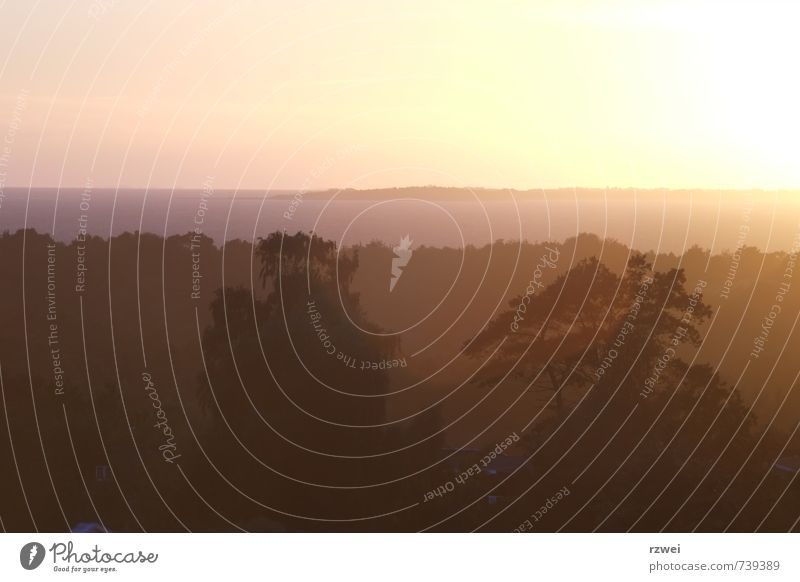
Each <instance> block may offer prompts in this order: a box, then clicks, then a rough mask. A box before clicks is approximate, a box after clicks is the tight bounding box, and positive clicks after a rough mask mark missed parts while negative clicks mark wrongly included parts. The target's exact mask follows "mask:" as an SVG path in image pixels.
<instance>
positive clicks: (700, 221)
mask: <svg viewBox="0 0 800 582" xmlns="http://www.w3.org/2000/svg"><path fill="white" fill-rule="evenodd" d="M82 194H83V191H82V190H62V191H60V192H57V191H56V190H53V189H34V190H32V191H31V192H30V197H29V196H28V191H27V190H20V189H7V190H6V191H5V198H4V199H3V200H2V205H0V230H2V231H11V232H14V231H16V230H17V229H19V228H22V227H23V226H24V225H25V224H26V206H27V209H28V211H27V226H28V227H32V228H35V229H36V230H38V231H40V232H52V233H53V235H54V236H55V238H56V239H58V240H62V241H68V240H71V239H73V238H74V237H75V236H76V234H77V232H78V229H79V225H80V221H81V215H85V216H86V218H88V221H87V226H88V231H89V233H91V234H95V235H100V236H104V237H107V236H109V234H120V233H122V232H125V231H130V232H133V231H137V230H140V227H141V230H142V231H143V232H152V233H157V234H165V233H166V234H167V235H173V234H183V233H186V232H190V231H192V230H193V229H194V228H195V227H197V228H198V229H199V230H200V231H201V232H202V233H203V234H206V235H208V236H210V237H211V238H213V239H214V240H215V241H217V242H222V241H223V240H229V239H234V238H240V239H244V240H251V239H252V238H253V237H254V236H255V237H258V236H264V235H266V234H268V233H270V232H273V231H276V230H282V229H284V228H285V229H286V230H287V231H288V232H290V233H294V232H295V231H297V230H303V231H309V230H312V229H313V230H315V231H316V232H317V233H319V234H320V235H322V236H324V237H325V238H330V239H334V240H337V241H339V242H343V243H345V244H353V243H359V242H360V243H367V242H370V241H372V240H381V241H384V242H387V243H391V244H392V245H395V244H397V241H398V240H399V239H400V237H402V236H404V235H406V234H408V235H410V237H411V238H412V239H413V241H414V244H415V245H421V244H426V245H435V246H451V247H460V246H461V245H462V244H472V245H476V246H480V245H483V244H486V243H488V242H490V241H493V240H497V239H506V240H518V239H520V238H522V239H523V240H530V241H545V240H564V239H566V238H568V237H570V236H574V235H575V234H576V233H578V232H589V233H594V234H597V235H599V236H601V237H610V238H613V239H617V240H619V241H620V242H623V243H625V244H631V245H632V246H633V247H634V248H638V249H641V250H652V249H660V250H662V251H665V252H675V253H680V252H681V250H682V249H684V248H689V247H691V246H692V245H699V246H701V247H704V248H713V249H714V250H715V251H720V250H723V249H732V248H734V247H735V246H736V245H737V241H740V240H742V238H741V237H742V232H745V231H746V236H745V238H744V242H745V243H746V244H747V245H754V246H758V247H760V248H767V246H768V247H769V248H770V249H788V248H790V247H791V244H792V240H793V239H794V237H795V236H796V233H797V231H798V219H800V210H798V209H799V208H800V206H798V202H797V201H796V200H795V199H792V198H789V197H787V196H785V195H784V196H783V197H778V198H776V197H775V196H774V195H772V194H764V195H763V196H761V197H760V198H758V197H749V198H744V197H733V198H726V197H725V196H724V195H717V194H714V193H711V194H704V195H703V196H698V197H696V198H694V199H693V200H691V201H690V200H688V199H686V198H682V199H681V200H677V201H676V200H670V199H669V198H668V197H667V198H666V199H665V197H664V196H659V195H651V194H642V195H639V196H638V197H636V199H635V200H634V199H629V200H612V201H604V200H603V199H602V198H600V197H596V196H593V197H584V198H583V199H576V198H575V197H571V198H570V197H568V196H564V197H560V198H559V199H552V198H550V199H545V198H544V197H543V196H542V197H541V198H538V199H525V200H522V201H520V202H518V205H517V206H516V207H515V205H514V204H513V203H511V202H508V201H504V202H487V203H484V204H483V205H482V204H480V203H478V202H474V201H471V202H470V201H443V202H436V201H422V200H416V199H411V200H409V199H399V200H383V201H365V200H342V201H336V202H332V203H327V202H326V201H322V200H314V199H304V200H302V201H300V202H299V203H293V202H292V200H291V197H290V196H289V197H287V194H286V193H285V192H283V193H275V194H274V195H272V196H268V197H266V199H264V198H263V197H260V196H259V195H258V194H257V193H253V192H247V193H244V194H242V193H238V194H234V193H232V192H219V193H214V194H213V195H211V196H210V197H206V198H205V200H203V194H202V192H201V191H197V192H192V191H177V192H175V193H174V194H172V195H170V192H168V191H150V192H147V193H146V192H145V191H143V190H124V191H119V192H118V194H117V196H116V206H114V205H115V193H114V191H113V190H106V189H96V190H94V191H92V192H91V193H90V194H91V196H90V199H89V200H86V201H85V202H88V206H87V204H86V203H84V204H83V210H82V209H81V200H82ZM275 196H283V198H276V197H275ZM667 196H668V195H667ZM776 200H777V202H776ZM748 207H751V210H750V212H749V213H748V211H747V208H748ZM112 209H113V220H112ZM196 221H198V222H199V224H196ZM462 241H463V242H462Z"/></svg>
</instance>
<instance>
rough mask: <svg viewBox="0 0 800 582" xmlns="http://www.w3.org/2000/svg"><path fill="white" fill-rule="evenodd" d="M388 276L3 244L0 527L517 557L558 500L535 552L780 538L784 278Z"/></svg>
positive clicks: (601, 269) (782, 257) (376, 247)
mask: <svg viewBox="0 0 800 582" xmlns="http://www.w3.org/2000/svg"><path fill="white" fill-rule="evenodd" d="M393 256H394V255H393V251H392V249H391V248H390V247H387V246H385V245H383V244H381V243H371V244H369V245H364V246H358V247H350V248H343V249H340V248H337V246H336V245H335V244H334V243H333V242H331V241H326V240H321V239H319V238H317V237H313V236H310V235H307V234H303V233H297V234H295V235H283V234H281V233H273V234H271V235H269V236H267V237H265V238H263V239H259V240H257V241H256V242H255V243H253V244H251V243H248V242H244V241H230V242H228V243H226V244H225V245H224V246H222V247H220V246H217V245H215V244H213V242H212V241H211V240H210V239H208V238H205V237H200V236H196V235H192V234H187V235H184V236H173V237H169V238H166V239H163V238H161V237H158V236H155V235H151V234H141V235H140V234H138V233H126V234H122V235H119V236H115V237H113V238H112V239H111V240H104V239H101V238H98V237H90V238H88V239H87V240H85V241H73V242H72V243H71V244H69V245H65V244H62V243H57V242H54V241H53V240H52V239H51V238H50V237H49V236H48V235H43V234H40V233H37V232H35V231H32V230H28V231H18V232H16V233H13V234H11V233H5V234H4V235H3V236H2V237H0V267H1V268H2V272H3V274H4V276H3V277H2V279H0V298H2V303H0V313H1V314H2V322H3V325H2V326H0V371H1V372H2V401H1V402H0V404H2V408H3V414H2V415H0V424H2V425H3V426H2V427H0V435H1V436H0V467H2V471H3V474H4V479H3V481H2V496H1V497H0V517H2V520H3V524H4V527H5V528H6V529H8V530H11V531H27V530H30V529H40V530H48V531H62V530H65V529H68V528H73V527H75V525H76V524H77V523H79V522H96V523H98V524H100V525H101V526H102V527H105V528H106V529H108V530H112V531H139V530H147V531H183V530H184V529H186V530H192V531H227V530H237V529H244V530H255V531H261V530H289V531H318V530H319V531H351V530H356V531H359V530H360V531H375V530H387V531H394V530H418V529H424V528H432V529H439V530H455V531H462V530H472V529H476V528H482V529H487V530H499V531H510V530H512V529H515V528H518V526H519V525H520V524H521V523H522V522H524V521H525V520H526V519H528V518H529V517H530V516H531V515H533V514H534V513H535V512H536V511H538V510H539V509H540V507H541V506H542V504H543V503H544V502H545V501H546V500H547V499H550V498H551V497H552V496H553V495H554V494H555V492H557V491H560V490H562V488H564V487H568V488H569V491H570V494H569V495H568V496H566V497H564V498H563V500H560V501H559V504H558V509H557V510H553V511H552V512H547V514H546V516H545V517H544V518H543V519H542V520H541V521H540V522H537V524H536V529H539V530H541V531H547V530H557V529H559V528H562V527H563V528H565V529H568V530H574V531H591V530H592V529H595V528H600V529H603V530H611V531H624V530H627V529H629V528H633V529H637V530H643V531H652V530H658V529H661V528H667V529H670V530H678V531H683V530H687V529H689V530H690V529H693V528H695V527H698V528H699V529H700V530H711V531H718V530H721V529H724V528H726V527H728V526H730V527H731V528H732V529H735V530H744V531H749V530H752V529H755V528H756V527H762V528H765V529H774V530H786V529H788V528H790V527H792V526H793V522H794V520H795V519H796V518H797V516H798V515H800V506H798V502H797V489H796V486H795V484H794V475H795V474H796V473H792V467H794V465H793V464H792V463H793V462H794V459H795V455H796V454H797V449H796V445H795V444H794V440H793V437H794V433H793V430H794V428H795V427H796V422H797V421H796V416H797V415H796V411H797V407H798V399H797V397H796V395H795V394H794V391H793V387H794V381H795V378H796V376H797V373H798V371H800V367H798V364H797V363H796V361H794V359H793V358H792V357H791V354H793V353H795V351H796V349H797V347H798V346H795V342H796V339H795V338H794V334H793V333H792V332H793V329H794V324H795V323H796V321H797V317H798V314H800V303H799V302H798V301H799V299H798V298H799V297H800V289H796V288H795V287H794V286H793V284H792V283H793V281H792V277H791V275H790V276H788V277H787V268H788V267H789V266H790V265H791V263H792V261H793V260H794V259H793V257H792V256H790V255H788V254H787V253H779V252H775V253H767V254H765V253H762V252H761V251H759V250H757V249H755V248H744V249H737V251H736V252H735V253H734V254H719V255H714V256H709V254H708V253H707V252H706V251H704V250H702V249H699V248H693V249H691V250H689V251H688V252H687V253H685V254H684V255H682V256H674V255H658V256H653V255H641V254H639V253H635V252H632V251H631V250H630V249H628V248H627V247H625V246H624V245H622V244H620V243H618V242H615V241H611V240H605V241H604V240H601V239H598V238H597V237H594V236H590V235H584V236H580V237H577V238H574V239H570V240H567V241H565V242H563V243H558V244H556V243H547V244H532V243H524V244H518V243H515V242H504V241H498V242H496V243H495V244H493V245H487V246H484V247H480V248H476V247H467V248H466V249H449V248H445V249H441V248H426V247H420V248H416V249H414V251H413V256H412V258H411V260H410V261H409V262H408V264H407V265H406V266H405V267H404V268H403V270H402V276H401V277H400V278H399V279H398V281H397V284H396V285H395V287H394V288H393V289H390V286H389V281H390V277H391V272H392V258H393ZM545 257H546V261H544V262H543V258H545ZM648 281H649V282H648ZM643 282H645V283H644V284H645V285H646V289H645V290H644V292H643V287H642V285H643ZM787 283H788V286H787ZM778 297H780V299H778ZM776 304H779V305H780V312H779V313H774V312H775V310H774V309H773V307H774V305H776ZM521 306H524V308H522V307H521ZM690 308H691V313H690ZM632 310H635V314H636V315H635V317H633V318H632V316H631V314H632V313H634V311H632ZM687 314H688V316H687ZM767 321H769V325H768V329H769V332H768V334H767V335H766V336H765V335H764V329H765V325H767V324H766V323H765V322H767ZM512 324H514V325H512ZM623 330H625V331H624V332H623ZM759 338H761V340H760V341H761V344H760V345H761V346H762V349H761V351H760V352H758V353H757V355H756V356H753V350H754V346H757V345H759V344H758V341H759ZM612 356H613V357H612ZM601 371H602V372H601ZM511 435H517V436H518V437H519V438H518V440H514V439H511V442H512V444H511V445H508V446H506V447H501V452H500V453H495V454H494V455H493V456H492V454H491V451H493V450H495V449H496V448H497V447H498V446H500V445H499V444H498V443H503V442H506V440H507V439H510V438H511ZM487 456H488V457H489V458H490V462H488V463H486V464H485V466H482V464H481V460H482V459H484V458H486V457H487ZM473 465H475V466H477V467H479V468H480V469H481V470H480V471H477V472H476V471H473V472H472V473H469V474H468V476H467V477H463V475H464V473H465V472H467V473H468V471H469V469H470V467H472V466H473ZM776 465H779V466H780V467H782V468H779V469H776ZM459 478H460V479H459ZM442 488H443V489H442ZM433 491H438V492H439V494H438V495H433V494H431V492H433ZM740 510H741V511H740ZM795 527H796V526H795Z"/></svg>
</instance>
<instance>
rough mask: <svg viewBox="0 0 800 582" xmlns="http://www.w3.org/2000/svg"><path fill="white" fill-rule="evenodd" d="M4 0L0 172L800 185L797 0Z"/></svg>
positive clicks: (156, 179) (557, 184) (12, 176)
mask: <svg viewBox="0 0 800 582" xmlns="http://www.w3.org/2000/svg"><path fill="white" fill-rule="evenodd" d="M1 10H2V14H3V18H2V19H0V54H3V55H5V58H2V57H0V136H3V135H4V136H5V140H4V141H2V142H0V143H2V145H3V147H0V155H2V158H1V159H0V191H2V189H3V188H10V187H12V186H17V187H27V186H28V185H33V186H34V187H58V186H61V187H77V188H80V187H83V186H84V185H85V184H86V183H87V181H88V180H91V181H92V183H93V184H94V185H95V186H96V187H116V186H119V187H121V188H144V187H150V188H180V189H197V188H201V187H202V185H203V183H204V182H205V181H206V180H207V177H209V176H213V180H214V185H215V187H216V188H218V189H248V190H268V189H271V190H298V189H308V190H326V189H329V188H354V189H372V188H383V187H405V186H418V185H423V184H437V185H440V186H445V187H451V186H454V187H486V188H504V187H505V188H514V189H518V190H537V189H540V188H547V189H552V188H571V187H580V188H600V189H602V188H605V187H609V188H611V187H619V188H640V189H651V188H670V189H715V190H717V189H737V190H747V189H764V190H776V189H778V190H792V189H798V188H800V163H798V160H797V147H796V144H795V140H796V136H797V135H798V134H800V111H798V108H797V106H796V104H797V103H798V102H800V80H798V78H797V76H796V75H794V74H792V72H791V71H792V65H793V62H792V61H793V55H797V54H800V38H798V37H797V35H795V34H794V24H795V23H796V22H797V21H798V16H800V6H796V5H793V4H792V3H790V2H779V1H775V0H773V1H766V2H765V1H759V2H756V1H747V2H726V3H720V2H708V1H706V2H662V1H660V0H659V1H657V2H649V3H648V4H647V6H641V5H640V3H636V2H632V1H620V2H598V1H579V0H570V1H566V2H565V1H563V0H562V1H559V2H535V3H533V4H532V5H524V4H523V3H520V2H508V1H506V2H497V3H492V4H491V6H485V7H484V6H479V5H476V4H468V5H466V6H465V5H463V3H453V2H433V3H432V2H422V1H414V2H409V3H403V5H402V6H386V5H380V4H378V5H376V3H366V2H356V1H352V0H347V1H342V2H335V3H333V2H305V3H302V4H299V5H298V4H294V3H278V2H267V3H255V2H247V1H242V2H236V3H228V2H201V3H188V2H175V3H170V4H169V5H167V6H158V7H157V8H156V7H154V6H153V7H150V8H147V7H141V6H139V5H136V4H135V3H129V2H122V1H115V0H92V1H83V2H77V3H75V5H74V6H73V7H71V8H70V7H68V6H63V5H62V3H60V2H57V1H56V0H43V1H42V2H39V3H38V4H36V5H34V6H29V3H27V2H23V1H21V0H12V1H11V2H7V3H6V4H5V5H4V7H3V8H2V9H1ZM0 140H3V138H2V137H0Z"/></svg>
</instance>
